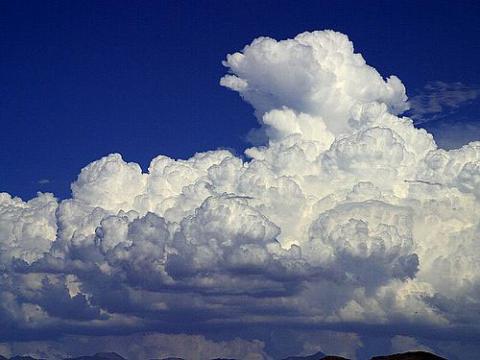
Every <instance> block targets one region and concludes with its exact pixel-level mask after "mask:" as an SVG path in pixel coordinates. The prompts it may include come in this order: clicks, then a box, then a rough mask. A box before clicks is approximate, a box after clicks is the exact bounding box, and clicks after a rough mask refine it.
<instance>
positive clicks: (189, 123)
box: [0, 1, 480, 200]
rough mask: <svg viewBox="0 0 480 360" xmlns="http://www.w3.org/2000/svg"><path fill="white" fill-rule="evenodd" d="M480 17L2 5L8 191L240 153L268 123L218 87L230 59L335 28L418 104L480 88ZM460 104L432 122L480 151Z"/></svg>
mask: <svg viewBox="0 0 480 360" xmlns="http://www.w3.org/2000/svg"><path fill="white" fill-rule="evenodd" d="M478 14H479V5H478V2H476V1H462V2H456V1H452V2H445V1H433V2H432V1H430V2H429V1H422V2H420V3H419V2H418V1H402V2H395V1H371V2H368V4H365V3H358V2H355V1H328V2H326V1H306V2H303V1H295V2H293V1H273V2H272V1H229V2H228V3H222V2H219V1H159V2H149V1H146V2H142V3H138V2H133V1H131V2H123V1H121V2H115V4H113V3H112V2H109V1H96V2H87V3H81V2H73V1H72V2H64V1H49V2H47V3H45V2H38V1H22V2H14V1H3V2H2V3H1V4H0V39H1V41H0V53H1V54H2V55H1V57H0V61H1V63H0V79H1V81H0V102H1V103H0V105H1V106H0V120H1V122H2V124H3V131H2V132H1V134H0V136H1V138H0V168H1V169H2V170H3V171H2V176H1V177H0V189H1V190H3V191H8V192H10V193H12V194H15V195H17V196H20V197H22V198H23V199H24V200H27V199H29V198H31V197H33V196H34V195H35V194H36V192H37V191H50V192H53V193H55V195H56V196H58V197H60V198H66V197H68V196H70V183H71V182H72V181H74V180H75V178H76V176H77V174H78V171H79V169H80V168H82V167H83V166H85V165H87V164H88V163H90V162H91V161H93V160H95V159H98V158H99V157H101V156H104V155H107V154H109V153H112V152H119V153H121V154H122V155H123V156H124V157H125V158H126V159H127V160H129V161H135V162H138V163H139V164H141V166H142V168H144V169H145V168H146V167H147V166H148V163H149V161H150V159H152V158H153V157H154V156H156V155H158V154H160V153H162V154H166V155H169V156H171V157H174V158H187V157H190V156H191V155H193V154H194V153H195V152H197V151H205V150H214V149H217V148H230V149H234V150H235V151H237V152H238V153H242V152H243V150H244V149H245V148H246V147H248V145H249V144H248V142H247V141H246V140H245V138H246V134H247V133H248V131H249V130H250V129H251V128H253V127H255V126H256V121H255V119H254V117H253V116H252V110H251V108H250V107H249V106H248V105H246V104H245V103H243V102H242V101H241V100H240V99H239V98H238V97H235V96H233V95H232V94H231V93H230V92H228V91H225V89H223V88H221V87H220V86H219V85H218V81H219V79H220V77H221V76H222V75H223V73H224V71H225V68H224V67H223V66H222V64H221V61H222V60H224V58H225V56H226V54H228V53H231V52H233V51H236V50H237V49H241V48H242V47H243V46H244V45H245V44H247V43H249V42H250V41H251V40H252V39H254V38H256V37H259V36H270V37H273V38H275V39H285V38H291V37H293V36H295V35H296V34H298V33H301V32H303V31H307V30H309V31H311V30H323V29H333V30H337V31H340V32H343V33H345V34H348V35H349V37H350V38H351V39H352V41H353V42H354V44H355V48H356V50H357V51H359V52H360V53H362V54H364V55H365V56H368V61H369V64H371V65H372V66H374V67H375V68H376V69H378V71H379V72H380V73H381V74H395V75H397V76H398V77H399V78H400V79H401V80H402V81H403V83H404V84H405V85H406V88H407V95H408V96H410V97H412V96H415V95H418V94H419V93H423V89H424V87H425V86H428V84H430V83H434V82H437V81H440V82H444V83H446V84H449V85H451V84H454V83H457V82H460V83H462V84H463V86H465V87H467V88H469V89H477V87H478V86H479V84H480V79H479V76H480V75H479V74H478V71H477V69H478V63H479V62H480V40H479V38H478V36H477V34H478V32H479V27H480V25H479V24H478V21H477V20H478ZM472 102H474V101H472ZM460 105H462V106H461V108H460V109H458V110H459V111H458V113H457V114H455V116H449V117H448V118H442V119H437V121H436V123H435V124H433V123H432V124H424V126H425V127H428V128H429V129H430V130H431V131H433V132H434V133H435V132H437V133H438V137H440V138H441V139H440V140H441V143H442V144H444V145H446V146H449V147H457V146H459V145H463V143H465V142H468V141H471V140H475V137H474V135H473V134H472V129H471V127H472V126H470V127H468V126H467V125H465V123H468V124H472V123H473V127H475V131H473V133H475V134H476V133H478V131H477V130H476V124H477V122H476V121H477V119H478V115H479V114H478V110H477V109H478V106H474V105H473V106H472V104H471V103H468V102H467V103H460ZM447 110H449V108H446V109H444V111H447ZM425 115H426V116H427V117H429V115H432V114H425ZM430 117H431V116H430ZM452 122H453V123H455V124H456V125H457V126H456V131H455V133H454V134H451V132H452V131H448V130H446V128H449V129H450V125H449V124H450V123H452ZM446 123H448V124H446ZM437 128H438V130H437ZM451 139H455V140H451Z"/></svg>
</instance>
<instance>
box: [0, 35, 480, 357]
mask: <svg viewBox="0 0 480 360" xmlns="http://www.w3.org/2000/svg"><path fill="white" fill-rule="evenodd" d="M224 65H225V66H226V67H228V69H229V72H230V73H229V74H228V75H225V76H224V77H223V78H222V79H221V84H222V85H223V86H226V87H228V88H230V89H232V90H234V91H237V92H239V94H240V95H241V96H242V97H243V98H244V99H245V100H246V101H248V102H249V103H251V104H252V105H253V107H254V108H255V113H256V116H257V117H258V119H259V122H260V124H261V127H262V131H264V133H265V136H266V137H267V140H266V143H265V144H263V145H261V146H256V147H252V148H249V149H247V150H246V152H245V153H246V155H247V157H248V160H247V161H244V160H242V159H241V158H239V157H236V156H234V155H233V154H231V153H230V152H228V151H220V150H218V151H210V152H206V153H198V154H196V155H195V156H193V157H192V158H190V159H188V160H174V159H171V158H168V157H166V156H158V157H156V158H155V159H153V160H152V162H151V164H150V166H149V168H148V171H147V172H145V173H144V172H142V170H141V168H140V167H139V165H137V164H135V163H127V162H125V161H124V160H123V159H122V157H121V155H119V154H111V155H108V156H106V157H104V158H102V159H100V160H97V161H95V162H93V163H91V164H89V165H88V166H86V167H85V168H84V169H82V171H81V173H80V175H79V176H78V179H77V180H76V181H75V182H74V183H73V184H72V198H71V199H67V200H63V201H60V202H58V201H57V200H56V199H55V198H54V197H53V196H52V195H51V194H39V195H38V197H36V198H34V199H32V200H30V201H28V202H24V201H22V200H21V199H19V198H13V197H12V196H10V195H8V194H5V193H4V194H1V195H0V261H1V263H0V269H1V275H2V276H1V277H0V298H1V302H0V319H1V322H2V323H4V324H9V325H8V327H6V328H7V330H4V329H5V327H4V328H2V329H0V336H2V338H3V339H7V340H8V339H12V337H14V336H13V335H12V334H14V333H18V334H30V335H29V336H32V335H31V334H33V332H35V331H38V330H42V329H45V330H46V331H48V332H50V333H52V334H55V335H65V334H71V333H83V334H91V333H102V334H111V333H113V332H118V331H121V332H122V333H128V332H138V331H142V330H145V329H148V330H151V331H152V330H153V331H160V332H167V333H168V332H185V333H187V332H188V333H191V332H194V333H197V334H201V333H207V332H208V331H210V330H206V329H218V328H225V327H227V328H230V329H231V332H232V334H233V333H234V330H233V329H237V328H238V327H243V328H245V327H248V326H252V325H254V324H255V325H256V326H257V327H263V328H265V329H273V328H276V327H277V326H278V327H281V326H284V325H285V324H291V325H292V326H295V327H300V328H313V329H317V328H318V329H325V328H328V327H333V328H335V329H342V326H343V329H347V330H348V331H350V333H351V332H357V331H358V332H360V330H359V329H365V326H369V327H371V328H375V327H382V328H385V327H386V328H389V329H391V330H390V331H391V335H392V336H395V335H406V334H405V330H398V333H396V332H395V331H397V330H395V329H404V328H405V326H407V325H408V326H409V328H410V329H413V330H411V331H412V332H413V334H409V335H412V336H417V335H421V334H422V332H423V334H424V333H425V331H426V330H425V329H429V328H436V329H437V331H439V332H440V333H442V331H443V332H444V333H445V334H451V333H452V331H453V332H455V330H456V329H463V330H462V331H464V330H465V329H468V332H470V334H472V333H473V334H478V332H479V330H480V328H479V327H478V324H479V320H480V318H479V313H478V309H479V307H480V242H479V241H478V238H479V230H478V229H479V227H478V225H479V220H478V216H477V214H478V213H479V210H480V209H479V206H480V202H479V201H480V143H476V142H475V143H470V144H469V145H466V146H464V147H463V148H461V149H457V150H451V151H445V150H442V149H438V148H437V146H436V144H435V142H434V140H433V138H432V136H431V135H430V134H428V133H427V132H425V131H424V130H420V129H416V128H415V127H414V126H413V123H412V121H411V120H410V119H409V118H405V117H398V114H400V113H402V112H403V111H404V110H406V109H407V108H408V105H407V97H406V95H405V88H404V86H403V84H402V83H401V81H400V80H399V79H398V78H397V77H395V76H390V77H388V78H387V79H386V80H384V79H383V78H382V76H381V75H380V74H379V73H378V72H377V71H376V70H375V69H374V68H372V67H370V66H368V65H367V64H366V62H365V60H364V59H363V57H362V56H361V55H360V54H357V53H354V49H353V45H352V43H351V42H350V41H349V40H348V38H347V37H346V36H345V35H343V34H340V33H336V32H333V31H322V32H313V33H303V34H300V35H298V36H297V37H295V38H294V39H291V40H284V41H276V40H274V39H270V38H258V39H256V40H254V41H253V42H252V43H251V44H250V45H248V46H246V47H245V48H244V49H243V50H242V51H241V52H238V53H235V54H232V55H228V56H227V60H226V61H224ZM12 329H14V330H15V331H12ZM415 329H417V330H415ZM350 333H348V334H350ZM462 333H463V332H462ZM361 335H362V334H361V333H360V336H361ZM52 336H53V335H52ZM355 336H356V335H355ZM262 340H264V341H266V342H267V343H268V339H267V340H266V339H262ZM238 341H239V340H238ZM242 341H243V340H242ZM309 341H310V340H309ZM355 344H357V346H361V344H362V342H361V341H358V338H355ZM267 345H268V344H267ZM252 346H253V345H252ZM252 346H250V347H249V346H247V345H245V346H242V347H241V348H242V349H245V352H248V354H250V355H248V356H254V355H251V354H252V353H251V351H252V350H251V349H252V348H255V349H257V350H258V349H260V350H258V351H257V350H255V351H256V352H255V354H257V355H255V356H257V357H259V358H262V357H266V356H268V355H267V354H266V353H265V352H264V350H262V349H263V347H261V346H259V345H258V342H257V343H255V346H253V347H252ZM272 346H273V345H272ZM246 354H247V353H245V354H243V355H242V353H238V352H237V353H235V356H238V357H242V356H243V357H245V358H246V357H247V355H246ZM218 355H222V354H218ZM350 355H351V356H353V355H354V354H353V355H352V354H350ZM192 358H195V356H193V355H192Z"/></svg>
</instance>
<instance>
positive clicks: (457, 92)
mask: <svg viewBox="0 0 480 360" xmlns="http://www.w3.org/2000/svg"><path fill="white" fill-rule="evenodd" d="M479 94H480V87H478V86H470V85H466V84H463V83H461V82H454V83H446V82H443V81H434V82H430V83H428V84H427V85H425V87H424V88H423V89H422V90H420V91H419V92H418V93H417V94H416V95H415V96H413V97H412V98H411V99H410V101H409V104H410V111H409V115H410V117H411V118H412V119H414V120H415V122H416V123H417V124H421V123H424V122H428V121H433V120H438V119H441V118H444V117H446V116H449V115H451V114H453V113H454V112H455V111H457V110H458V109H459V108H460V107H462V106H464V105H467V104H469V103H471V102H472V101H474V100H476V99H477V98H478V97H479Z"/></svg>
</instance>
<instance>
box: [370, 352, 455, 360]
mask: <svg viewBox="0 0 480 360" xmlns="http://www.w3.org/2000/svg"><path fill="white" fill-rule="evenodd" d="M371 360H447V359H445V358H443V357H440V356H437V355H434V354H431V353H429V352H426V351H409V352H406V353H401V354H393V355H386V356H374V357H372V359H371Z"/></svg>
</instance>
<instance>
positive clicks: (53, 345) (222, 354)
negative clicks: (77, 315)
mask: <svg viewBox="0 0 480 360" xmlns="http://www.w3.org/2000/svg"><path fill="white" fill-rule="evenodd" d="M86 349H88V350H86ZM86 352H87V353H88V354H94V353H98V352H116V353H118V354H121V356H123V357H126V358H127V359H155V358H156V359H160V358H161V359H164V358H167V357H181V358H184V359H191V360H204V359H213V358H237V359H245V360H261V359H265V358H266V354H265V351H264V344H263V343H262V342H260V341H257V340H253V341H246V340H242V339H238V338H236V339H233V340H230V341H212V340H208V339H206V338H205V337H204V336H199V335H187V334H161V333H156V334H135V335H121V336H103V337H100V338H99V337H91V336H66V337H63V338H62V339H61V340H51V341H26V342H11V343H6V344H1V343H0V354H4V355H7V356H10V355H11V354H24V355H29V356H34V357H38V358H48V359H63V358H66V357H77V356H82V355H85V353H86Z"/></svg>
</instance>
